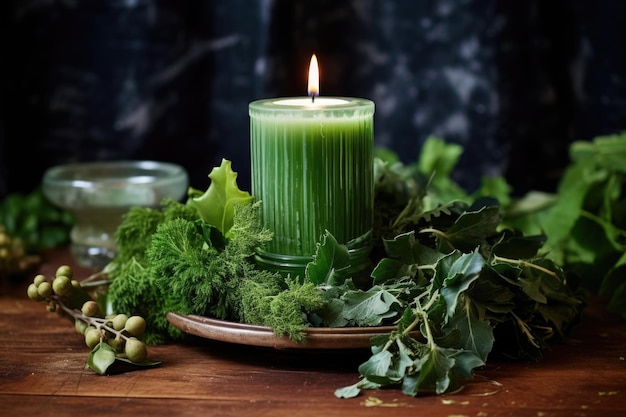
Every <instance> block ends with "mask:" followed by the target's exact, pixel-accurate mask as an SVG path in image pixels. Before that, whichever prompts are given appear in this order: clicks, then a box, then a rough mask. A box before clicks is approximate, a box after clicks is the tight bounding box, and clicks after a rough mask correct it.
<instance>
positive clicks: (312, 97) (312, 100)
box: [311, 94, 315, 103]
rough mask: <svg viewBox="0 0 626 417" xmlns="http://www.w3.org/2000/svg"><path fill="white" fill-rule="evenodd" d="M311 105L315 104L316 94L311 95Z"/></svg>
mask: <svg viewBox="0 0 626 417" xmlns="http://www.w3.org/2000/svg"><path fill="white" fill-rule="evenodd" d="M311 103H315V94H311Z"/></svg>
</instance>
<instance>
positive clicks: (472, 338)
mask: <svg viewBox="0 0 626 417" xmlns="http://www.w3.org/2000/svg"><path fill="white" fill-rule="evenodd" d="M465 301H466V302H464V303H462V304H460V305H459V307H458V308H457V309H456V311H455V313H454V316H452V318H451V319H450V320H449V321H448V323H447V324H446V326H445V329H446V330H447V331H451V330H456V331H459V332H460V336H461V337H460V340H461V346H460V347H462V348H463V349H465V350H467V351H469V352H471V353H473V354H474V355H476V357H477V358H478V359H479V360H480V361H482V363H479V364H477V365H475V366H481V365H483V364H484V363H485V362H486V361H487V355H489V352H491V349H492V347H493V342H494V336H493V328H492V327H491V324H490V323H489V321H487V320H481V319H480V318H479V317H478V316H477V314H476V312H475V311H474V309H473V308H472V304H471V302H470V301H469V299H467V298H466V299H465ZM474 362H475V361H472V363H474ZM475 366H474V367H475Z"/></svg>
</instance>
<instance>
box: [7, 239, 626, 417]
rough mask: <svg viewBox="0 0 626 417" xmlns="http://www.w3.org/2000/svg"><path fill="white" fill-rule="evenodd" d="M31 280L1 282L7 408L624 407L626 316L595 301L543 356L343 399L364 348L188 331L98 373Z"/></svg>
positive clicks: (51, 266) (607, 410) (371, 411)
mask: <svg viewBox="0 0 626 417" xmlns="http://www.w3.org/2000/svg"><path fill="white" fill-rule="evenodd" d="M62 263H71V259H70V258H69V256H68V254H67V252H66V251H57V252H51V253H49V254H48V256H47V257H46V260H45V262H44V263H43V264H42V265H41V268H40V270H41V271H42V272H43V273H46V274H48V275H52V274H53V273H54V270H55V269H56V267H57V266H59V265H61V264H62ZM78 271H79V273H80V274H83V275H82V276H83V277H85V276H87V275H88V273H89V271H85V270H78ZM29 280H30V277H28V278H27V279H24V280H22V281H18V282H9V283H5V285H4V286H3V290H2V294H0V331H1V332H2V337H0V407H1V408H0V410H2V411H0V413H2V414H3V415H8V414H5V413H4V410H11V413H10V415H11V416H21V415H24V416H26V415H28V416H34V415H55V416H77V415H89V416H90V417H91V416H96V415H110V414H111V413H112V411H113V410H114V414H115V415H116V416H117V417H120V416H133V417H135V416H138V415H150V416H154V417H157V416H174V415H180V416H198V415H217V416H244V415H245V416H317V417H319V416H324V417H332V416H341V417H345V416H374V415H376V416H381V415H390V416H391V415H392V416H400V417H401V416H422V415H423V416H434V417H436V416H446V417H448V416H480V417H490V416H520V417H525V416H533V417H537V416H543V417H549V416H568V417H571V416H602V417H610V416H624V415H626V360H625V357H626V323H625V322H624V321H622V320H620V319H619V318H617V317H615V316H611V315H609V314H608V313H607V312H606V310H605V307H604V305H605V304H604V302H605V300H603V299H600V298H597V299H594V300H593V303H592V304H591V305H590V306H589V307H588V308H587V309H586V311H585V314H584V317H583V321H582V324H581V325H580V326H579V327H578V328H576V329H575V330H574V332H573V334H572V335H571V337H570V338H569V339H568V340H567V342H566V343H561V344H554V345H553V346H552V350H551V351H549V352H547V353H546V354H545V356H544V358H543V360H542V361H541V362H540V363H526V362H524V363H517V362H506V361H501V360H495V359H494V360H492V361H491V360H490V361H489V363H488V364H487V366H485V367H484V368H482V369H480V370H478V371H477V372H476V377H475V378H474V379H473V380H470V381H467V382H466V383H465V385H464V386H463V389H462V390H461V391H460V392H458V393H455V394H449V395H444V396H435V395H422V396H419V397H417V398H412V397H408V396H405V395H403V394H402V393H401V392H400V391H398V390H375V391H368V392H365V393H364V395H362V396H360V397H358V398H354V399H349V400H341V399H337V398H335V397H334V395H333V391H334V389H336V388H339V387H343V386H345V385H350V384H353V383H355V382H356V381H357V380H358V372H357V367H358V365H359V364H360V363H361V362H362V361H363V360H365V359H367V356H368V352H367V351H366V350H364V351H360V350H356V351H355V350H350V351H333V350H330V351H328V350H325V351H303V350H293V351H279V350H274V349H271V348H257V347H252V346H241V345H236V344H228V343H222V342H213V341H208V340H206V339H201V338H197V337H194V336H191V337H189V339H188V340H186V341H185V342H184V343H179V344H175V345H166V346H151V347H150V350H149V351H150V357H151V358H152V359H155V360H160V361H162V365H161V366H160V367H158V368H154V369H147V370H142V371H136V372H130V373H125V374H120V375H112V376H98V375H96V374H94V373H93V372H92V371H91V370H89V369H86V368H85V360H86V357H87V354H88V349H87V347H86V346H84V343H83V340H82V337H81V336H80V335H78V334H77V333H75V332H74V330H73V326H72V324H71V323H70V322H69V321H68V320H66V319H63V318H61V317H59V316H57V315H56V314H51V313H47V312H46V310H45V306H44V305H43V304H42V303H36V302H34V301H30V300H29V299H28V298H27V297H26V286H27V284H28V282H29ZM87 410H88V412H87Z"/></svg>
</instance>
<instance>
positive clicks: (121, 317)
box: [112, 314, 128, 331]
mask: <svg viewBox="0 0 626 417" xmlns="http://www.w3.org/2000/svg"><path fill="white" fill-rule="evenodd" d="M127 320H128V316H127V315H126V314H118V315H117V316H115V317H113V323H112V325H113V328H114V329H115V330H118V331H119V330H122V329H124V327H125V326H126V321H127Z"/></svg>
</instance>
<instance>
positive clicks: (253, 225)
mask: <svg viewBox="0 0 626 417" xmlns="http://www.w3.org/2000/svg"><path fill="white" fill-rule="evenodd" d="M183 207H186V206H184V205H181V204H179V203H174V204H168V205H165V206H164V208H163V210H162V212H161V214H160V215H158V214H156V213H154V211H153V210H151V209H141V210H139V209H135V210H134V211H133V213H129V215H128V216H127V217H126V219H125V223H124V224H123V226H122V227H120V229H118V230H119V232H118V239H121V240H124V245H122V248H123V249H124V250H126V251H128V253H127V254H123V253H122V254H120V256H119V257H116V259H115V260H114V262H116V263H117V265H116V268H115V269H113V271H112V273H113V275H114V279H113V282H112V284H111V286H110V290H109V297H110V299H111V301H112V304H113V307H114V309H115V311H122V312H126V313H127V314H128V313H131V314H141V315H142V316H143V317H144V318H145V319H146V322H147V324H148V326H147V333H146V341H147V342H148V343H163V342H165V341H168V340H175V339H179V338H181V337H182V336H183V335H182V332H180V331H179V330H178V329H176V328H174V327H173V326H171V325H169V323H168V322H167V318H166V317H167V313H168V312H170V311H172V312H176V313H180V314H197V315H205V316H210V317H215V318H219V319H225V320H231V321H244V322H246V323H252V324H263V325H267V326H271V327H272V328H273V329H274V331H275V332H276V334H277V335H288V336H289V337H291V338H292V339H294V340H296V341H304V339H305V333H304V330H305V329H306V327H307V326H308V321H307V314H308V313H310V312H313V311H315V310H317V309H319V308H321V307H322V305H323V298H322V293H321V290H319V289H318V288H316V287H315V286H314V285H313V284H312V283H309V282H305V283H302V282H300V281H298V280H297V279H285V278H283V277H282V276H281V275H280V274H279V273H278V272H270V271H265V270H261V269H257V268H256V265H255V263H254V261H253V256H254V252H255V249H256V248H257V247H262V246H263V245H264V244H266V243H267V242H268V241H270V240H271V238H272V233H271V232H270V231H269V230H267V229H265V228H264V227H263V226H262V223H261V203H259V202H257V203H253V204H248V205H244V206H237V207H236V209H235V215H234V222H233V226H232V228H231V229H230V230H229V232H228V238H226V237H225V236H223V235H222V234H221V232H220V231H219V230H218V229H217V228H215V227H213V226H211V225H209V224H208V223H206V222H205V221H204V220H203V219H201V218H199V217H198V216H197V215H190V213H189V212H188V211H187V210H186V209H184V208H183ZM173 213H176V214H175V215H174V214H173ZM136 228H143V229H142V231H141V233H138V231H135V232H133V230H134V229H136ZM150 231H151V232H150ZM133 236H134V238H135V239H134V240H135V241H134V242H131V240H133V239H132V237H133Z"/></svg>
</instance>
